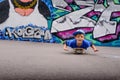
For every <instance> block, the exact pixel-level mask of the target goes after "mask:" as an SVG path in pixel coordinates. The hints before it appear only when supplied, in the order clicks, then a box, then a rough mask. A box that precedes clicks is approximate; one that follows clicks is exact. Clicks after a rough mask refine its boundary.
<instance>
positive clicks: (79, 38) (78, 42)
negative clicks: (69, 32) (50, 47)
mask: <svg viewBox="0 0 120 80" xmlns="http://www.w3.org/2000/svg"><path fill="white" fill-rule="evenodd" d="M73 36H74V39H72V40H67V41H66V42H65V43H64V46H63V48H64V50H66V51H67V50H68V48H67V46H69V47H71V48H73V49H75V51H77V50H81V52H80V53H83V52H84V50H85V49H87V48H88V47H91V48H92V49H93V51H94V52H97V51H98V50H97V49H96V47H95V46H94V45H93V44H92V42H90V41H88V40H86V39H84V36H85V32H84V31H83V30H77V31H75V32H74V33H73Z"/></svg>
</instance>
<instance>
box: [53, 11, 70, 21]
mask: <svg viewBox="0 0 120 80" xmlns="http://www.w3.org/2000/svg"><path fill="white" fill-rule="evenodd" d="M68 13H69V12H68V11H65V10H60V9H56V11H54V12H53V14H54V17H53V18H54V19H57V18H59V17H61V16H64V15H66V14H68Z"/></svg>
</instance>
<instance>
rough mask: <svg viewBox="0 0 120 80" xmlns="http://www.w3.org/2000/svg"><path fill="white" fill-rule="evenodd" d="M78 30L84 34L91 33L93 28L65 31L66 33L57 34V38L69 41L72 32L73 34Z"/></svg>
mask: <svg viewBox="0 0 120 80" xmlns="http://www.w3.org/2000/svg"><path fill="white" fill-rule="evenodd" d="M78 29H82V30H84V31H85V33H88V32H92V31H93V28H77V29H72V30H67V31H61V32H58V33H57V36H59V37H60V38H62V39H69V38H73V35H72V34H73V32H75V31H76V30H78Z"/></svg>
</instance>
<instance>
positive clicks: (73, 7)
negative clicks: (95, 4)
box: [70, 5, 80, 11]
mask: <svg viewBox="0 0 120 80" xmlns="http://www.w3.org/2000/svg"><path fill="white" fill-rule="evenodd" d="M70 6H71V7H72V9H73V10H74V11H76V10H79V9H80V8H79V6H77V5H70Z"/></svg>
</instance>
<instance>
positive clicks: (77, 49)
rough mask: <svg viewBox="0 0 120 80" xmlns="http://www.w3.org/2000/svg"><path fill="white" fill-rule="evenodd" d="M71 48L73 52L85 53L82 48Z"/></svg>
mask: <svg viewBox="0 0 120 80" xmlns="http://www.w3.org/2000/svg"><path fill="white" fill-rule="evenodd" d="M73 50H74V53H75V54H84V53H85V51H84V49H83V48H74V49H73Z"/></svg>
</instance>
